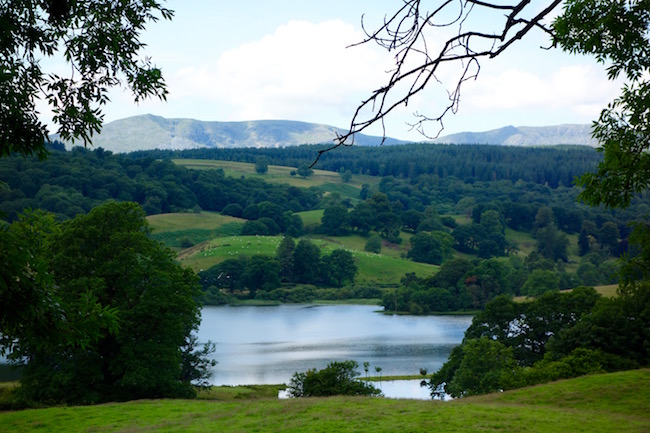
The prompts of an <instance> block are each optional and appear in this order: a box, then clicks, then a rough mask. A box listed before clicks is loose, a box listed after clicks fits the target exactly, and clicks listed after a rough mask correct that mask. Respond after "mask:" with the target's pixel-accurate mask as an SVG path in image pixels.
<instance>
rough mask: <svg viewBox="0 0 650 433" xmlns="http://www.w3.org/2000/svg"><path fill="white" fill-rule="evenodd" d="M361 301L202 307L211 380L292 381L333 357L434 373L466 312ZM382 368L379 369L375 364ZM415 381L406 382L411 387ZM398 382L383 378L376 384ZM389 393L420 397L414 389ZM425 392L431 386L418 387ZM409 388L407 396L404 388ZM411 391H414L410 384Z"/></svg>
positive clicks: (464, 324)
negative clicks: (392, 308)
mask: <svg viewBox="0 0 650 433" xmlns="http://www.w3.org/2000/svg"><path fill="white" fill-rule="evenodd" d="M380 308H381V307H377V306H366V305H281V306H274V307H248V306H246V307H232V306H223V307H204V308H203V311H202V321H201V326H200V327H199V330H198V336H199V340H200V341H201V342H205V341H207V340H212V341H213V342H214V343H216V352H215V353H214V354H213V357H214V359H216V360H217V361H218V362H219V363H218V364H217V366H216V367H215V368H214V375H213V376H212V378H211V382H212V383H213V384H214V385H247V384H277V383H289V381H290V380H291V376H292V375H293V373H295V372H297V371H306V370H308V369H310V368H316V369H321V368H324V367H325V366H327V364H328V363H329V362H332V361H344V360H348V359H352V360H355V361H357V362H358V363H359V372H360V375H361V376H365V374H366V373H365V372H364V369H363V363H364V362H369V363H370V366H369V371H368V375H371V376H377V375H379V374H381V375H384V376H395V375H418V374H420V369H421V368H424V369H427V371H428V372H429V373H432V372H434V371H436V370H438V369H439V368H440V366H441V365H442V364H443V363H444V362H445V361H446V360H447V357H448V356H449V353H450V352H451V350H452V348H453V347H454V346H456V345H458V344H460V342H461V341H462V339H463V335H464V333H465V330H466V329H467V328H468V327H469V325H470V324H471V320H472V318H471V316H402V315H385V314H381V313H380V312H378V311H379V310H380ZM377 367H379V368H381V372H380V373H378V372H377V371H376V368H377ZM413 384H414V382H411V383H409V384H408V385H407V387H408V388H419V386H415V387H414V385H413ZM397 385H399V384H396V383H393V384H389V383H386V384H383V385H382V386H381V388H382V389H383V388H384V387H386V388H390V387H391V386H393V387H395V386H397ZM398 388H400V390H398V391H395V392H391V393H389V392H387V391H386V390H384V393H385V394H386V395H387V396H396V397H409V396H412V397H413V398H421V397H420V396H419V395H418V396H415V395H412V392H411V391H403V390H402V389H401V388H403V387H399V386H398ZM422 391H423V392H422V395H425V396H426V395H427V393H428V391H426V390H422ZM404 392H406V394H405V395H404V394H403V393H404ZM413 392H415V391H413Z"/></svg>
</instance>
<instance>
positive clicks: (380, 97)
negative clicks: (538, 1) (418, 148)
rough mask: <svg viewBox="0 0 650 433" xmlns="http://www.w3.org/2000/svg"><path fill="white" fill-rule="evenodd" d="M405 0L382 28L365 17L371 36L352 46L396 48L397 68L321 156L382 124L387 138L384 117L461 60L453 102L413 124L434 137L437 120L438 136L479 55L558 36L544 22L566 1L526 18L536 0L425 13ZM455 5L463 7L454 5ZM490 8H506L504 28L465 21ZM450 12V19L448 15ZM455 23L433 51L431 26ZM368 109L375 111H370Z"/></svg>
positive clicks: (449, 2) (462, 0) (460, 4)
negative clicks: (534, 36) (428, 126)
mask: <svg viewBox="0 0 650 433" xmlns="http://www.w3.org/2000/svg"><path fill="white" fill-rule="evenodd" d="M403 2H404V3H403V5H402V6H401V7H400V8H399V9H398V10H397V11H396V12H395V13H393V14H392V15H386V16H385V17H384V20H383V24H382V25H381V26H380V27H379V28H378V29H377V30H376V31H373V32H369V31H367V29H366V23H365V21H364V19H365V17H362V22H361V24H362V28H363V30H364V32H365V33H366V38H365V39H364V40H363V41H361V42H359V43H357V44H354V45H352V46H356V45H361V44H365V43H368V42H375V43H377V44H378V45H379V46H381V47H383V48H385V49H386V50H388V51H389V52H395V54H394V58H395V68H394V69H392V70H391V71H389V72H390V76H389V78H388V81H387V83H386V84H385V85H383V86H381V87H379V88H378V89H376V90H374V91H373V92H372V94H371V95H370V96H369V97H368V98H367V99H365V100H363V101H362V102H361V103H360V104H359V105H358V106H357V108H356V110H355V112H354V115H353V116H352V120H351V122H350V126H349V130H348V131H347V132H346V133H344V134H340V135H338V136H337V137H336V139H335V140H334V142H335V144H334V145H333V146H332V147H330V148H328V149H325V150H323V151H321V152H319V155H318V157H320V156H321V155H322V154H323V153H325V152H328V151H330V150H332V149H335V148H337V147H339V146H341V145H346V146H349V145H352V144H354V135H355V134H356V133H359V132H362V131H364V130H365V129H366V128H368V127H370V126H371V125H374V124H376V123H381V125H382V129H383V139H384V140H383V141H382V143H383V142H384V141H385V139H386V131H385V125H384V118H385V117H386V116H387V115H388V114H390V113H391V112H392V111H393V110H395V109H396V108H398V107H401V106H402V105H404V106H406V105H408V102H409V100H410V99H411V97H413V96H415V95H417V94H419V93H420V92H422V91H423V90H424V89H425V88H427V87H428V86H429V85H431V84H432V82H437V83H439V84H442V82H441V81H440V80H439V79H438V78H437V76H436V74H437V73H438V72H439V68H440V67H441V66H443V65H445V64H459V65H461V68H460V69H461V72H460V73H459V75H458V78H457V79H456V80H455V85H453V86H452V90H450V91H448V92H447V93H448V98H449V101H448V103H447V105H446V106H445V107H444V108H443V109H442V110H441V112H440V113H439V114H438V115H436V116H433V117H429V116H426V115H421V114H419V113H415V117H416V118H418V121H417V122H415V123H414V124H412V125H410V126H411V128H413V129H416V130H418V131H419V132H420V133H422V134H423V135H425V136H427V137H429V136H428V135H427V134H426V133H425V130H424V124H425V123H428V122H431V121H434V122H437V123H438V124H439V130H438V131H437V133H436V134H434V136H433V137H437V136H438V135H439V134H440V132H442V130H443V129H444V126H443V123H442V120H443V118H444V116H445V115H446V114H447V113H449V112H450V111H451V112H453V113H455V112H456V111H457V110H458V104H459V102H460V93H461V88H462V85H463V84H464V83H465V82H467V81H469V80H474V79H476V78H477V77H478V74H479V72H480V64H479V60H480V59H481V58H494V57H496V56H498V55H499V54H501V53H503V52H504V51H506V50H507V49H508V48H510V47H511V46H512V44H514V43H515V42H517V41H519V40H521V39H522V38H523V37H524V36H526V35H527V34H528V33H529V32H530V31H531V30H533V29H538V30H542V31H544V32H546V33H548V34H549V35H551V36H553V32H552V30H551V29H550V28H549V27H547V25H545V24H544V23H543V20H544V19H545V18H546V17H548V16H549V14H550V13H551V12H552V11H553V10H554V9H555V8H556V7H558V5H560V3H561V0H547V2H548V5H547V6H546V7H545V8H544V9H543V10H542V11H541V12H538V13H537V14H536V15H534V16H533V17H532V18H526V17H525V13H526V12H528V11H529V10H531V9H532V8H533V7H532V6H531V5H530V3H531V0H521V1H518V2H514V4H510V5H502V4H496V3H493V2H489V1H483V0H446V1H444V2H442V3H441V4H440V5H438V6H437V7H436V8H435V9H434V10H433V12H426V13H425V12H423V4H424V3H425V2H424V1H423V0H403ZM454 7H455V8H457V10H455V9H453V8H454ZM479 10H480V11H479ZM490 11H492V12H495V11H506V15H505V21H504V22H503V24H502V27H501V29H500V31H495V32H494V33H488V32H484V31H480V30H478V29H472V28H470V29H468V30H464V28H463V26H465V25H469V24H468V19H469V18H470V17H474V16H476V15H479V14H480V13H481V12H490ZM445 17H450V18H447V19H445ZM454 26H457V27H458V30H457V34H456V35H454V36H452V37H449V38H448V39H447V40H446V41H445V42H444V43H442V47H441V48H440V51H439V52H437V53H434V54H431V53H432V51H433V50H434V48H432V47H430V44H431V42H433V41H435V37H433V36H432V35H431V34H430V33H427V31H431V30H432V29H435V30H440V29H444V28H451V27H454ZM515 31H516V32H515ZM513 32H515V33H514V34H513ZM413 65H415V66H413ZM368 112H369V114H368V115H366V113H368ZM317 160H318V159H317ZM317 160H316V161H317ZM314 163H315V162H314Z"/></svg>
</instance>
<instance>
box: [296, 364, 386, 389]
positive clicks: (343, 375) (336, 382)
mask: <svg viewBox="0 0 650 433" xmlns="http://www.w3.org/2000/svg"><path fill="white" fill-rule="evenodd" d="M358 367H359V364H358V363H357V362H356V361H352V360H348V361H336V362H331V363H329V364H328V365H327V367H325V368H324V369H322V370H318V371H317V370H316V369H310V370H307V371H306V372H303V373H299V372H296V373H294V375H293V376H292V377H291V381H290V382H289V388H288V390H289V395H290V396H291V397H328V396H333V395H367V396H373V395H381V391H380V390H379V389H377V388H375V387H374V386H372V385H371V384H369V383H365V382H362V381H360V380H358V379H357V377H358V376H359V373H358V372H357V368H358Z"/></svg>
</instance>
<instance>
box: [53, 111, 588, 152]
mask: <svg viewBox="0 0 650 433" xmlns="http://www.w3.org/2000/svg"><path fill="white" fill-rule="evenodd" d="M344 132H345V131H344V130H343V129H342V128H337V127H334V126H329V125H322V124H317V123H307V122H298V121H293V120H255V121H244V122H206V121H201V120H195V119H167V118H164V117H160V116H154V115H151V114H145V115H142V116H133V117H127V118H125V119H120V120H115V121H113V122H109V123H106V124H105V125H104V126H103V127H102V130H101V132H100V133H99V134H96V135H95V136H94V137H93V147H95V148H97V147H102V148H104V149H106V150H110V151H112V152H116V153H121V152H133V151H137V150H151V149H174V150H183V149H195V148H243V147H254V148H274V147H290V146H298V145H301V144H322V143H332V141H333V140H334V139H335V138H336V136H337V134H342V133H344ZM52 138H53V139H58V136H56V135H54V136H52ZM381 141H382V138H381V137H376V136H370V135H364V134H357V136H356V137H355V144H357V145H360V146H378V145H380V144H381ZM433 142H434V143H438V144H494V145H510V146H539V145H556V144H577V145H589V146H595V145H596V142H595V141H594V140H593V139H592V138H591V126H590V125H556V126H542V127H530V126H520V127H514V126H506V127H504V128H499V129H494V130H491V131H485V132H460V133H457V134H450V135H446V136H443V137H440V138H438V139H436V140H434V141H433ZM384 144H386V145H394V144H407V142H406V141H402V140H398V139H395V138H390V137H387V138H386V141H385V142H384ZM66 145H67V146H68V147H71V146H72V143H66Z"/></svg>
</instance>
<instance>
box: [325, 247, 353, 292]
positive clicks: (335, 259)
mask: <svg viewBox="0 0 650 433" xmlns="http://www.w3.org/2000/svg"><path fill="white" fill-rule="evenodd" d="M322 269H323V271H324V274H325V279H326V280H327V281H330V282H332V283H334V285H335V287H341V286H342V285H343V283H344V282H345V281H347V282H349V283H351V284H353V283H354V276H355V275H356V274H357V272H358V271H359V268H358V266H357V265H356V263H355V261H354V256H353V255H352V253H350V252H349V251H345V250H341V249H338V250H334V251H332V252H331V253H330V254H329V255H327V256H325V257H323V264H322Z"/></svg>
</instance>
